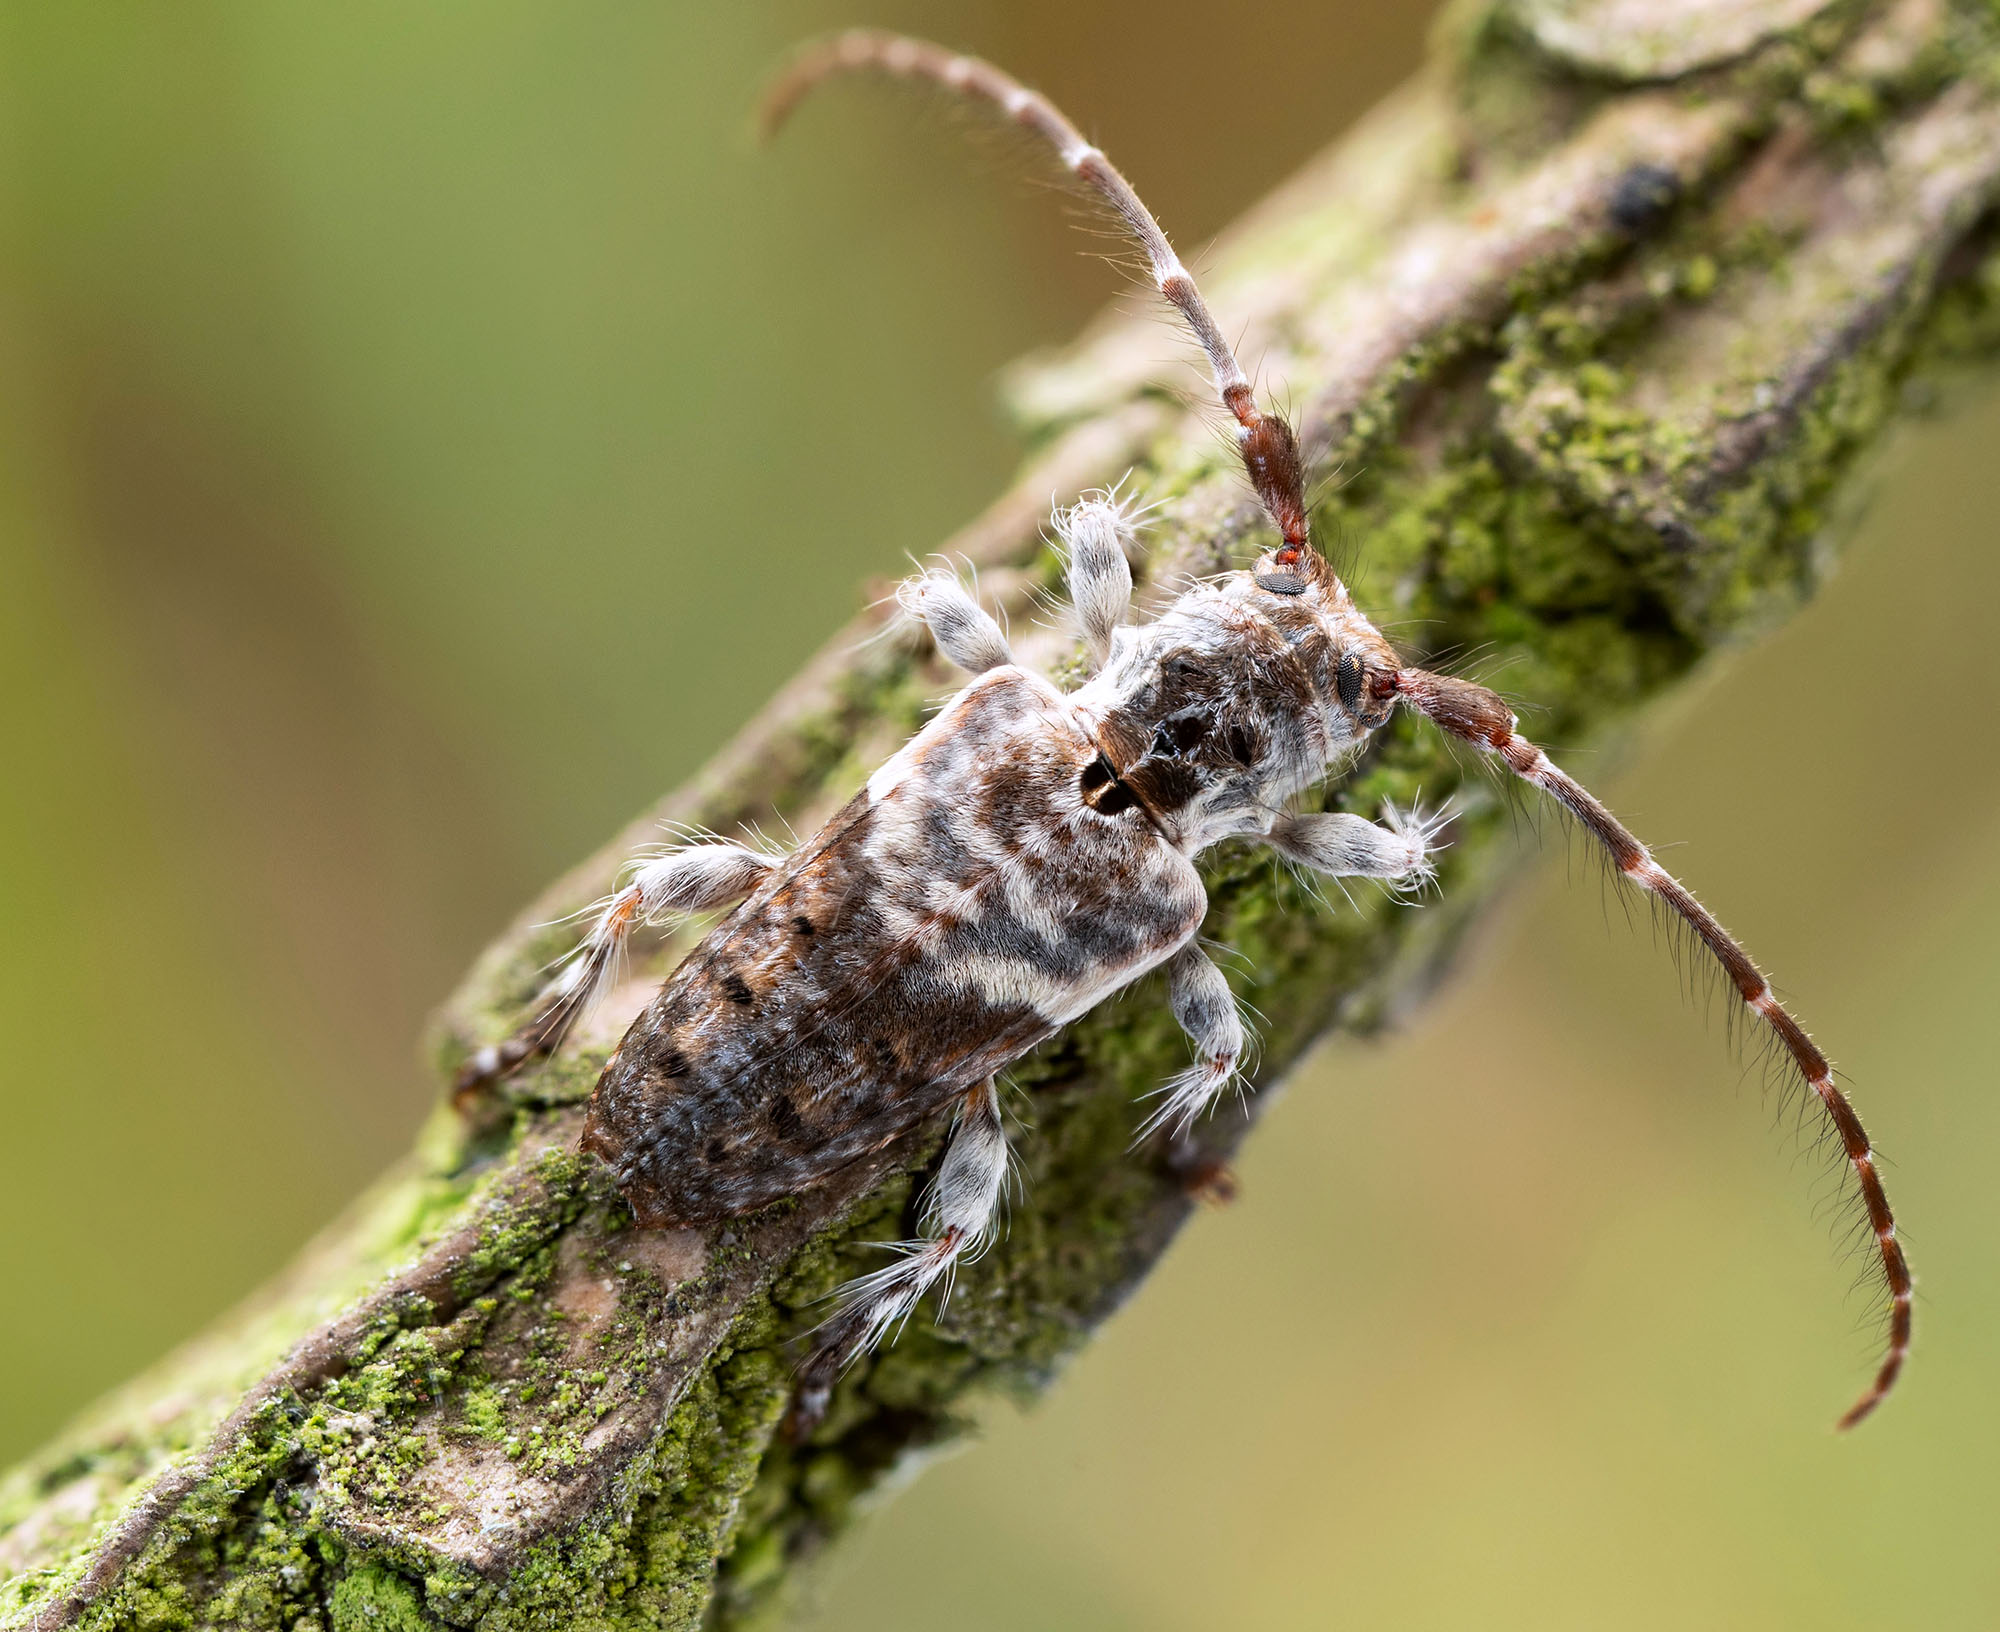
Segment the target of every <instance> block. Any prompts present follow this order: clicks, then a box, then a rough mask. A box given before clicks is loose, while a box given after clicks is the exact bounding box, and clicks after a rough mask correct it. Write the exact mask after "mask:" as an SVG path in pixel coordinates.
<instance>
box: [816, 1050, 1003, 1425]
mask: <svg viewBox="0 0 2000 1632" xmlns="http://www.w3.org/2000/svg"><path fill="white" fill-rule="evenodd" d="M1006 1180H1007V1132H1006V1129H1005V1128H1004V1127H1003V1126H1002V1125H1001V1121H1000V1095H999V1090H998V1089H997V1087H996V1086H995V1084H994V1081H993V1079H992V1078H991V1077H989V1078H987V1080H986V1081H985V1082H983V1083H981V1084H980V1085H979V1086H978V1087H977V1088H974V1089H971V1090H970V1091H969V1092H967V1093H966V1094H965V1096H964V1097H963V1098H962V1099H961V1100H960V1101H959V1105H958V1120H957V1122H956V1124H955V1125H954V1127H953V1128H952V1134H951V1143H950V1145H949V1146H948V1147H947V1148H946V1150H945V1155H944V1164H943V1166H941V1167H940V1168H939V1169H938V1176H937V1182H936V1183H935V1184H934V1185H932V1186H931V1192H930V1196H929V1198H928V1199H927V1200H926V1202H925V1204H924V1226H925V1228H924V1235H923V1238H922V1239H921V1240H917V1241H904V1242H900V1243H898V1244H897V1246H896V1249H895V1250H896V1252H897V1253H898V1254H899V1256H898V1258H897V1260H896V1262H894V1263H892V1264H887V1265H885V1266H884V1267H882V1268H881V1269H878V1270H875V1271H874V1272H872V1273H871V1274H867V1275H863V1276H860V1277H858V1278H857V1279H855V1280H852V1281H849V1282H848V1283H847V1284H846V1285H845V1286H843V1287H842V1288H841V1289H840V1290H839V1291H838V1292H837V1293H836V1294H835V1298H836V1301H837V1307H836V1309H835V1311H834V1314H833V1317H832V1318H831V1319H830V1320H828V1321H827V1322H826V1324H825V1325H823V1326H822V1327H820V1329H819V1332H818V1333H817V1336H818V1339H819V1342H818V1346H817V1347H816V1348H815V1349H814V1350H813V1352H812V1355H811V1357H810V1358H809V1359H807V1361H806V1363H805V1365H804V1366H802V1367H801V1368H800V1370H799V1381H798V1391H797V1393H796V1395H795V1396H794V1399H793V1403H792V1410H791V1413H790V1415H789V1417H788V1418H787V1419H786V1426H787V1430H788V1432H789V1433H790V1434H791V1436H792V1437H793V1438H794V1439H800V1438H803V1437H804V1436H805V1435H806V1434H808V1433H810V1432H811V1431H812V1429H813V1428H814V1427H815V1426H816V1425H817V1424H818V1422H819V1420H820V1418H821V1417H823V1416H824V1415H825V1414H826V1407H827V1401H828V1400H829V1399H830V1398H831V1396H832V1393H833V1385H834V1382H835V1380H836V1379H838V1377H839V1376H840V1374H841V1372H842V1371H844V1370H845V1369H846V1368H847V1367H848V1365H849V1364H851V1363H852V1362H853V1361H855V1360H857V1359H859V1358H860V1357H861V1356H862V1355H863V1354H865V1353H867V1352H868V1351H869V1350H870V1349H872V1348H874V1347H875V1346H876V1344H878V1343H880V1342H881V1341H882V1340H883V1338H885V1337H887V1336H888V1335H889V1334H890V1333H891V1332H893V1331H894V1330H895V1329H896V1328H897V1327H899V1326H901V1325H902V1323H903V1322H904V1321H906V1320H908V1319H909V1317H910V1315H911V1313H912V1312H913V1311H914V1310H915V1309H916V1306H917V1304H918V1302H919V1301H920V1300H921V1299H922V1297H923V1295H924V1294H925V1293H926V1292H928V1291H929V1290H930V1289H931V1288H932V1287H937V1288H939V1289H940V1301H942V1299H944V1298H949V1297H950V1296H951V1281H952V1275H953V1273H954V1272H955V1271H956V1269H957V1267H958V1264H959V1262H960V1260H961V1259H963V1258H965V1257H966V1256H967V1255H968V1254H969V1255H971V1256H972V1257H975V1258H976V1257H977V1256H978V1255H979V1254H980V1252H981V1251H983V1250H984V1249H985V1247H986V1246H987V1244H988V1243H989V1242H990V1241H991V1240H992V1238H993V1230H994V1225H995V1223H996V1221H997V1219H998V1217H999V1211H1000V1195H1001V1191H1002V1190H1003V1188H1004V1187H1005V1185H1006Z"/></svg>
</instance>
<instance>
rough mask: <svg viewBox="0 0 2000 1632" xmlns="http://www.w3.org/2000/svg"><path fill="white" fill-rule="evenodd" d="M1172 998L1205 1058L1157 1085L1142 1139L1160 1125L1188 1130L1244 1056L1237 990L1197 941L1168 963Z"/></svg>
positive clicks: (1176, 1012) (1178, 1131)
mask: <svg viewBox="0 0 2000 1632" xmlns="http://www.w3.org/2000/svg"><path fill="white" fill-rule="evenodd" d="M1167 1001H1168V1002H1169V1003H1170V1004H1172V1006H1173V1011H1174V1018H1175V1019H1176V1020H1178V1021H1179V1022H1180V1026H1181V1030H1183V1031H1185V1032H1186V1033H1187V1034H1188V1040H1189V1041H1190V1042H1192V1043H1193V1044H1194V1046H1195V1052H1196V1053H1197V1054H1199V1055H1200V1056H1201V1060H1200V1063H1199V1064H1197V1065H1194V1066H1191V1067H1190V1068H1189V1069H1188V1070H1186V1071H1183V1072H1182V1073H1181V1074H1180V1075H1179V1076H1177V1077H1175V1078H1174V1079H1173V1080H1172V1081H1171V1082H1169V1083H1168V1084H1167V1085H1166V1086H1165V1087H1163V1088H1161V1089H1159V1090H1158V1092H1159V1094H1160V1095H1162V1096H1163V1098H1162V1103H1161V1105H1160V1108H1159V1109H1158V1110H1156V1111H1155V1112H1154V1113H1153V1114H1152V1115H1151V1116H1150V1117H1148V1118H1147V1119H1146V1125H1145V1126H1144V1127H1143V1128H1141V1129H1140V1130H1139V1137H1140V1138H1141V1139H1144V1138H1146V1137H1147V1136H1148V1135H1149V1134H1151V1133H1153V1132H1154V1131H1156V1130H1157V1129H1160V1128H1168V1129H1170V1130H1171V1131H1172V1132H1174V1133H1176V1134H1181V1133H1185V1132H1186V1131H1187V1128H1188V1124H1189V1123H1191V1122H1193V1121H1194V1119H1195V1118H1196V1117H1198V1116H1200V1115H1201V1114H1202V1113H1203V1112H1204V1111H1206V1110H1207V1109H1208V1108H1209V1107H1210V1106H1211V1105H1213V1104H1214V1103H1215V1100H1216V1096H1217V1095H1219V1094H1220V1093H1221V1092H1222V1091H1223V1090H1224V1089H1225V1088H1227V1087H1228V1086H1229V1084H1230V1083H1231V1082H1232V1081H1234V1080H1235V1077H1236V1069H1237V1067H1238V1065H1240V1064H1241V1063H1242V1059H1243V1047H1244V1041H1245V1039H1244V1034H1243V1017H1242V1016H1241V1015H1240V1014H1239V1013H1238V1012H1237V1009H1236V998H1235V995H1234V994H1233V993H1232V992H1231V991H1230V990H1229V982H1228V981H1227V980H1226V979H1225V978H1224V977H1223V973H1222V971H1221V970H1220V969H1218V968H1217V967H1216V966H1215V960H1214V959H1212V958H1211V957H1209V955H1208V954H1207V953H1206V952H1204V951H1202V949H1201V948H1200V946H1198V945H1196V944H1195V943H1194V942H1192V941H1190V942H1189V943H1188V944H1187V945H1186V946H1184V947H1182V948H1181V950H1180V951H1179V952H1177V953H1176V954H1175V955H1174V957H1173V960H1172V961H1171V962H1170V963H1168V965H1167Z"/></svg>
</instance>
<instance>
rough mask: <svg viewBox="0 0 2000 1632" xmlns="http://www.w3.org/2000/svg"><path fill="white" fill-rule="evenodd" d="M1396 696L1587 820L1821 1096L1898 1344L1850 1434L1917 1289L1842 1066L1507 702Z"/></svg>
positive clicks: (1906, 1329)
mask: <svg viewBox="0 0 2000 1632" xmlns="http://www.w3.org/2000/svg"><path fill="white" fill-rule="evenodd" d="M1396 689H1397V694H1398V695H1399V696H1400V697H1401V698H1402V700H1403V701H1404V702H1406V703H1408V704H1409V705H1410V706H1411V707H1412V708H1415V709H1416V710H1417V711H1418V712H1419V713H1421V714H1424V715H1426V716H1428V717H1429V718H1430V719H1432V720H1435V721H1436V722H1437V723H1438V724H1439V725H1440V726H1442V727H1443V728H1444V729H1445V730H1446V731H1448V732H1450V733H1451V735H1453V736H1455V737H1458V738H1460V739H1461V740H1463V741H1465V742H1469V743H1472V744H1473V745H1475V746H1476V747H1478V748H1481V749H1484V750H1485V751H1486V752H1487V753H1490V754H1492V755H1494V756H1495V757H1496V758H1498V759H1499V760H1500V762H1501V763H1502V764H1504V765H1505V766H1506V767H1507V769H1508V770H1510V771H1512V772H1513V773H1514V774H1515V775H1516V776H1518V777H1520V778H1521V780H1522V781H1524V782H1529V783H1532V784H1533V785H1534V786H1536V787H1538V788H1540V789H1541V790H1542V791H1543V792H1544V793H1546V794H1548V795H1549V796H1550V797H1551V798H1552V799H1554V800H1556V801H1557V802H1558V803H1559V804H1561V805H1562V807H1563V808H1564V809H1565V810H1567V811H1568V812H1569V813H1570V814H1571V815H1572V816H1574V817H1575V818H1576V819H1577V820H1578V821H1579V822H1581V823H1582V824H1583V825H1584V827H1585V829H1586V830H1588V832H1589V833H1590V835H1591V837H1592V838H1594V839H1596V840H1597V842H1598V843H1599V844H1601V845H1603V846H1604V848H1605V850H1606V851H1607V852H1608V853H1609V854H1610V857H1611V859H1612V861H1613V863H1614V864H1616V866H1617V868H1618V871H1619V872H1620V873H1622V874H1623V875H1624V876H1625V877H1626V878H1627V879H1629V880H1631V882H1632V883H1633V884H1635V885H1637V886H1638V887H1639V888H1640V889H1642V890H1645V891H1646V892H1647V893H1648V894H1650V895H1653V896H1656V897H1658V898H1659V899H1660V900H1661V901H1663V902H1665V903H1666V905H1667V907H1668V908H1669V910H1671V911H1672V912H1673V913H1674V914H1675V916H1677V917H1678V918H1679V919H1680V920H1681V921H1682V922H1683V923H1685V924H1686V925H1687V926H1688V927H1689V928H1690V929H1692V930H1693V931H1694V932H1695V935H1696V937H1697V938H1698V939H1699V940H1700V941H1701V944H1702V945H1703V946H1704V947H1706V948H1707V949H1708V952H1709V955H1710V956H1711V957H1713V958H1714V959H1715V961H1716V962H1717V963H1718V964H1720V965H1721V966H1722V971H1723V973H1724V974H1726V975H1727V976H1728V977H1729V980H1730V983H1731V984H1732V985H1733V986H1735V988H1736V992H1737V995H1738V996H1739V997H1741V998H1742V999H1743V1002H1744V1004H1745V1005H1746V1006H1747V1007H1749V1008H1750V1009H1751V1010H1752V1011H1753V1012H1754V1013H1755V1014H1756V1015H1757V1016H1758V1017H1759V1018H1760V1019H1762V1020H1763V1022H1764V1023H1765V1024H1766V1025H1767V1026H1769V1027H1770V1028H1771V1031H1772V1033H1773V1034H1774V1035H1775V1036H1776V1037H1777V1039H1778V1042H1779V1044H1780V1045H1781V1046H1782V1047H1783V1048H1784V1051H1785V1054H1786V1056H1787V1058H1789V1059H1790V1061H1791V1062H1792V1067H1793V1069H1794V1070H1796V1071H1797V1072H1798V1074H1799V1076H1800V1077H1802V1078H1803V1079H1804V1080H1805V1083H1806V1086H1807V1087H1809V1088H1810V1089H1811V1090H1812V1091H1813V1093H1814V1095H1815V1096H1817V1098H1818V1100H1819V1103H1820V1108H1821V1109H1822V1110H1823V1111H1824V1112H1825V1113H1826V1119H1827V1121H1828V1123H1830V1124H1831V1126H1832V1128H1833V1130H1834V1132H1835V1133H1836V1134H1837V1135H1838V1136H1839V1138H1840V1145H1841V1150H1842V1152H1843V1153H1844V1154H1845V1156H1846V1158H1847V1165H1848V1166H1849V1167H1850V1168H1851V1169H1852V1170H1853V1172H1854V1179H1855V1184H1856V1186H1857V1187H1858V1188H1859V1190H1860V1192H1861V1200H1862V1202H1863V1204H1864V1205H1865V1206H1866V1207H1867V1209H1868V1224H1869V1228H1870V1229H1871V1230H1872V1231H1873V1232H1874V1235H1875V1246H1876V1250H1877V1251H1878V1252H1879V1253H1880V1254H1881V1259H1882V1277H1883V1279H1884V1280H1885V1281H1886V1282H1887V1283H1888V1288H1889V1346H1888V1350H1887V1352H1886V1353H1885V1354H1884V1355H1883V1356H1882V1363H1881V1365H1880V1366H1879V1367H1878V1368H1877V1369H1876V1372H1875V1380H1874V1381H1873V1382H1872V1383H1870V1384H1869V1385H1868V1388H1867V1390H1866V1391H1865V1392H1864V1393H1863V1394H1862V1396H1861V1398H1860V1399H1858V1400H1856V1401H1855V1402H1854V1404H1853V1405H1851V1406H1849V1407H1848V1408H1847V1412H1846V1414H1845V1415H1844V1416H1842V1417H1841V1419H1840V1426H1841V1427H1842V1428H1852V1427H1853V1426H1854V1425H1855V1424H1856V1423H1857V1422H1859V1421H1861V1419H1862V1418H1863V1417H1865V1416H1867V1415H1868V1413H1869V1412H1871V1411H1873V1410H1874V1409H1875V1407H1876V1406H1878V1405H1880V1404H1881V1403H1882V1400H1883V1397H1884V1396H1885V1395H1886V1394H1888V1392H1889V1390H1890V1389H1891V1388H1893V1387H1894V1386H1895V1383H1896V1377H1897V1375H1898V1374H1899V1373H1900V1372H1901V1371H1902V1369H1903V1360H1904V1358H1905V1356H1907V1355H1908V1354H1909V1352H1910V1327H1911V1304H1912V1301H1913V1298H1914V1283H1913V1282H1912V1280H1911V1277H1910V1264H1909V1260H1908V1259H1907V1258H1906V1257H1905V1256H1904V1255H1903V1244H1902V1242H1901V1241H1899V1240H1898V1239H1897V1238H1896V1217H1895V1214H1894V1213H1892V1212H1891V1211H1890V1210H1889V1194H1888V1192H1887V1191H1886V1190H1885V1189H1883V1187H1882V1175H1881V1174H1880V1172H1879V1171H1878V1170H1877V1162H1876V1157H1875V1150H1874V1147H1873V1146H1872V1145H1871V1144H1869V1142H1868V1134H1867V1131H1866V1130H1865V1129H1864V1128H1863V1127H1862V1126H1861V1118H1860V1117H1858V1116H1856V1115H1855V1114H1854V1107H1853V1106H1852V1105H1850V1104H1848V1102H1847V1096H1846V1095H1845V1094H1843V1093H1842V1092H1841V1091H1840V1089H1839V1088H1838V1087H1837V1086H1835V1084H1834V1080H1833V1067H1832V1066H1831V1065H1829V1064H1828V1063H1827V1058H1826V1056H1825V1055H1824V1054H1822V1053H1821V1052H1820V1050H1819V1046H1818V1045H1817V1044H1816V1043H1814V1042H1813V1040H1812V1038H1810V1037H1808V1036H1807V1035H1806V1031H1805V1027H1803V1026H1801V1025H1800V1024H1799V1023H1798V1021H1797V1020H1795V1019H1793V1018H1792V1015H1791V1013H1790V1011H1789V1010H1787V1009H1786V1007H1785V1006H1784V1004H1782V1003H1780V1002H1779V1001H1778V999H1777V996H1776V994H1775V993H1773V992H1772V990H1771V983H1770V981H1769V980H1767V979H1766V978H1765V977H1764V973H1763V971H1762V970H1760V969H1759V968H1758V967H1757V965H1756V963H1755V962H1754V961H1753V960H1752V959H1751V957H1750V954H1749V953H1747V952H1745V951H1744V950H1743V948H1742V947H1741V946H1740V945H1738V944H1737V942H1736V939H1735V937H1733V936H1732V935H1731V934H1730V933H1729V932H1728V931H1727V930H1726V929H1724V928H1723V927H1722V925H1721V924H1719V923H1717V922H1716V920H1715V917H1714V915H1713V914H1711V913H1710V912H1709V910H1708V909H1707V908H1706V907H1704V906H1703V905H1702V904H1701V903H1700V902H1699V901H1697V900H1696V899H1695V897H1694V892H1693V891H1691V890H1689V889H1688V887H1687V886H1686V885H1685V884H1683V883H1681V881H1680V880H1679V879H1677V878H1675V877H1674V876H1673V875H1672V874H1671V873H1669V872H1668V871H1667V870H1666V869H1665V868H1664V867H1662V866H1661V865H1660V864H1659V863H1658V862H1657V861H1655V860H1654V859H1653V856H1652V852H1651V851H1649V850H1648V849H1647V848H1646V847H1645V846H1644V845H1643V844H1641V843H1640V842H1639V841H1638V839H1636V838H1634V837H1633V835H1632V833H1631V832H1630V830H1629V829H1627V828H1626V826H1625V825H1624V823H1622V822H1620V821H1619V820H1618V818H1617V817H1615V816H1613V815H1612V814H1611V812H1610V811H1608V810H1606V809H1605V808H1604V806H1603V805H1602V804H1600V803H1599V802H1598V801H1597V799H1596V798H1595V797H1594V796H1593V795H1592V794H1591V793H1590V792H1589V790H1588V789H1586V788H1584V787H1583V786H1582V785H1581V784H1580V783H1578V782H1577V781H1576V780H1575V779H1574V778H1572V777H1571V776H1569V775H1568V773H1567V772H1565V771H1562V770H1560V769H1558V768H1557V767H1556V765H1555V764H1553V763H1552V762H1551V761H1550V759H1549V756H1548V755H1547V754H1545V753H1543V752H1542V750H1541V749H1539V748H1537V747H1536V746H1535V745H1534V744H1533V743H1532V742H1530V741H1528V739H1527V738H1525V737H1523V736H1521V735H1519V734H1518V733H1517V732H1516V731H1515V730H1514V725H1515V720H1514V716H1513V714H1512V712H1511V711H1510V710H1509V709H1508V707H1507V705H1506V704H1505V703H1504V702H1503V701H1501V699H1500V698H1499V696H1498V695H1496V694H1495V693H1493V692H1491V691H1488V690H1487V689H1486V688H1485V687H1484V686H1475V685H1472V684H1470V683H1469V682H1467V681H1464V680H1452V679H1449V678H1447V677H1445V676H1443V675H1437V674H1427V673H1425V672H1424V671H1423V670H1422V669H1404V670H1402V671H1401V672H1400V673H1398V674H1397V676H1396Z"/></svg>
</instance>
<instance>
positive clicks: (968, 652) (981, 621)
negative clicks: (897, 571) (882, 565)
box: [896, 568, 1014, 674]
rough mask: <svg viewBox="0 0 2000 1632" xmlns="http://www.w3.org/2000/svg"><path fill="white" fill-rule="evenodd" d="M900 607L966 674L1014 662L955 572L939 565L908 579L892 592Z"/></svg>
mask: <svg viewBox="0 0 2000 1632" xmlns="http://www.w3.org/2000/svg"><path fill="white" fill-rule="evenodd" d="M896 599H897V600H898V601H899V602H901V603H902V607H903V610H904V611H906V612H909V613H911V614H912V615H914V616H915V617H918V618H921V619H922V620H923V622H924V626H925V627H926V628H928V629H929V630H930V632H931V639H932V640H934V641H936V642H937V649H938V650H939V651H940V652H941V653H942V654H943V655H944V656H945V657H946V658H947V659H948V660H949V661H950V662H952V663H955V664H957V665H958V667H959V668H961V669H963V670H965V672H966V673H967V674H984V673H985V672H986V671H987V670H988V669H998V668H1004V667H1005V666H1006V665H1007V664H1009V663H1012V662H1013V661H1014V653H1013V652H1012V650H1011V649H1010V648H1009V647H1008V645H1007V637H1006V635H1004V634H1003V633H1002V632H1001V630H1000V625H999V624H998V623H996V622H995V621H994V620H993V614H992V613H990V612H988V611H987V610H986V608H985V607H983V606H981V605H980V604H979V603H978V602H977V601H975V600H974V599H973V598H972V595H971V593H970V592H969V591H968V590H967V589H966V587H965V585H963V584H962V583H960V582H959V581H958V577H957V575H956V574H955V573H951V572H947V571H945V570H943V569H942V568H934V569H932V570H931V571H929V572H926V573H923V574H920V575H919V576H918V577H915V578H911V579H909V580H908V581H907V582H905V583H904V584H903V586H902V587H901V588H900V589H898V590H897V591H896Z"/></svg>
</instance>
